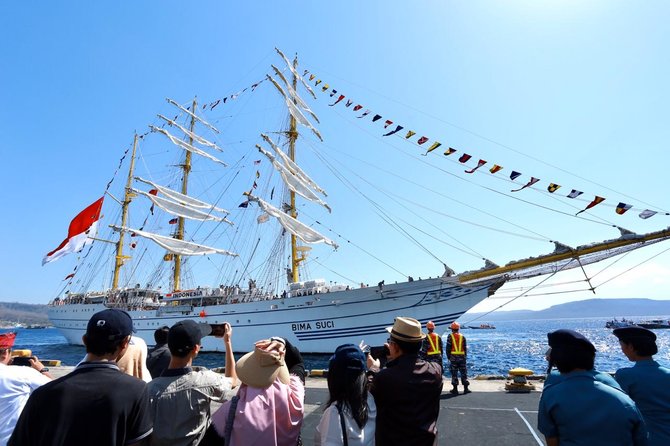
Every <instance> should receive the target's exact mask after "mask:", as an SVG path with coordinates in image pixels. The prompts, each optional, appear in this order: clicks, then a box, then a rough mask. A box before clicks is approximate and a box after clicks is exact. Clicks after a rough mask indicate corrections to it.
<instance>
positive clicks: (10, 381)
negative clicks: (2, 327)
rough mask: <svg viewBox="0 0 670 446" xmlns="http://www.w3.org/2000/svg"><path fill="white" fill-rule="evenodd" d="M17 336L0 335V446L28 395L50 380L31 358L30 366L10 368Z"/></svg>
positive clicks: (42, 367) (14, 423)
mask: <svg viewBox="0 0 670 446" xmlns="http://www.w3.org/2000/svg"><path fill="white" fill-rule="evenodd" d="M15 338H16V333H13V332H9V333H1V334H0V401H2V404H0V420H2V422H0V445H4V444H7V440H9V436H10V435H11V434H12V431H13V430H14V426H15V425H16V421H17V420H18V419H19V415H20V414H21V411H22V410H23V406H25V404H26V401H28V397H29V396H30V394H31V393H32V392H33V391H34V390H35V389H37V388H38V387H39V386H41V385H43V384H46V383H48V382H49V381H51V379H52V378H51V375H49V369H48V368H46V367H44V364H42V363H41V362H40V361H39V359H37V357H35V356H32V357H30V358H25V359H28V361H29V362H28V363H27V364H26V365H27V366H29V367H20V366H16V365H10V364H11V362H12V347H13V346H14V339H15Z"/></svg>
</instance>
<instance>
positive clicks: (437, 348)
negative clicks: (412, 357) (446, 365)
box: [421, 321, 443, 365]
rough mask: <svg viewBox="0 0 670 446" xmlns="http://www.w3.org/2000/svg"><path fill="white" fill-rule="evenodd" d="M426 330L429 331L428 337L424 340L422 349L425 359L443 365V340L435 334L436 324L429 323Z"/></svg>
mask: <svg viewBox="0 0 670 446" xmlns="http://www.w3.org/2000/svg"><path fill="white" fill-rule="evenodd" d="M426 330H428V335H427V336H426V339H424V340H423V347H422V348H421V352H422V353H423V355H422V356H423V359H425V360H426V361H432V362H437V363H438V364H440V365H442V351H443V350H442V338H441V337H440V335H438V334H437V333H434V331H435V323H434V322H433V321H428V322H427V323H426Z"/></svg>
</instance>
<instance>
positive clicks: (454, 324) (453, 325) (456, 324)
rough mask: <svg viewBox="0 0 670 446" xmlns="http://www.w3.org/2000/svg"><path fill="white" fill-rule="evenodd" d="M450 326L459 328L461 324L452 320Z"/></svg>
mask: <svg viewBox="0 0 670 446" xmlns="http://www.w3.org/2000/svg"><path fill="white" fill-rule="evenodd" d="M450 328H451V329H452V330H460V329H461V324H459V323H458V322H452V323H451V325H450Z"/></svg>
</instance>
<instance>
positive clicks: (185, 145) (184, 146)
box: [149, 125, 228, 166]
mask: <svg viewBox="0 0 670 446" xmlns="http://www.w3.org/2000/svg"><path fill="white" fill-rule="evenodd" d="M149 128H150V129H151V131H152V132H158V133H162V134H163V135H165V136H167V137H168V139H170V141H172V144H174V145H176V146H179V147H181V148H182V149H184V150H188V151H189V152H193V153H195V154H197V155H200V156H202V157H204V158H207V159H210V160H212V161H214V162H215V163H219V164H222V165H224V166H227V165H228V164H226V163H224V162H223V161H221V160H220V159H218V158H215V157H213V156H212V155H210V154H209V153H207V152H205V151H203V150H200V149H198V148H197V147H193V146H192V145H190V144H189V143H187V142H186V141H182V140H181V139H179V138H175V137H174V136H173V135H172V134H170V132H168V131H167V130H165V129H162V128H160V127H154V126H153V125H150V126H149Z"/></svg>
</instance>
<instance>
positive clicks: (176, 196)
mask: <svg viewBox="0 0 670 446" xmlns="http://www.w3.org/2000/svg"><path fill="white" fill-rule="evenodd" d="M135 179H136V180H137V181H140V182H142V183H144V184H148V185H149V186H151V187H152V188H154V189H156V190H158V191H159V192H160V193H162V194H163V195H166V196H168V197H169V198H170V199H171V200H172V201H178V202H181V203H183V204H185V205H188V206H191V207H194V208H202V209H211V210H213V211H217V212H222V213H224V214H230V211H227V210H225V209H223V208H219V207H216V206H214V205H213V204H209V203H206V202H204V201H200V200H198V199H196V198H193V197H189V196H188V195H184V194H182V193H179V192H177V191H174V190H172V189H169V188H167V187H165V186H161V185H160V184H156V183H154V182H153V181H149V180H145V179H144V178H140V177H135Z"/></svg>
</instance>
